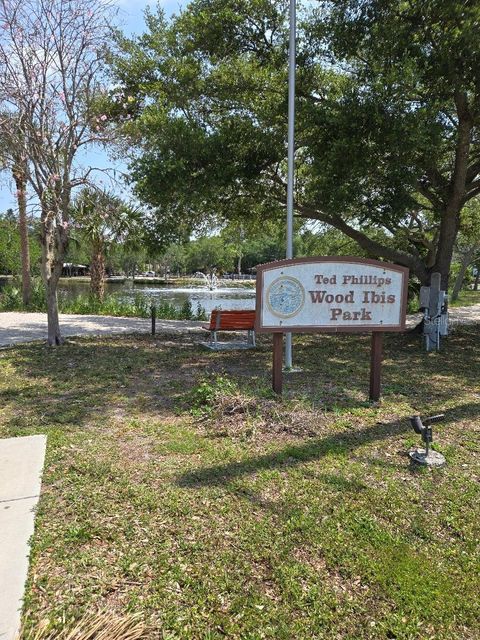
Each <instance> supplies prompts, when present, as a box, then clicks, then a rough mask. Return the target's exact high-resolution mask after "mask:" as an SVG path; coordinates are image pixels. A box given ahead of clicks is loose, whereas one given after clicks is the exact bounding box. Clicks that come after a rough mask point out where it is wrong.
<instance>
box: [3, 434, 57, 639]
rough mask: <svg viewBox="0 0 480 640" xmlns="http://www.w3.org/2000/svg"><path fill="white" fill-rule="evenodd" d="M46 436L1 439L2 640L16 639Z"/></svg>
mask: <svg viewBox="0 0 480 640" xmlns="http://www.w3.org/2000/svg"><path fill="white" fill-rule="evenodd" d="M45 446H46V437H45V436H42V435H40V436H26V437H24V438H6V439H4V440H0V640H14V638H16V636H17V633H18V631H19V627H20V612H21V607H22V598H23V593H24V589H25V581H26V579H27V572H28V556H29V553H30V546H29V541H30V537H31V536H32V534H33V529H34V518H35V511H34V509H35V507H36V504H37V502H38V497H39V494H40V483H41V474H42V469H43V463H44V459H45Z"/></svg>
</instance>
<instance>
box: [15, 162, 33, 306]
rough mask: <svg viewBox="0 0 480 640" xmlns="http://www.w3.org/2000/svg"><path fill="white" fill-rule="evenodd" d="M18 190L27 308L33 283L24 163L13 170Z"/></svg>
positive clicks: (24, 302)
mask: <svg viewBox="0 0 480 640" xmlns="http://www.w3.org/2000/svg"><path fill="white" fill-rule="evenodd" d="M13 178H14V180H15V186H16V188H17V202H18V227H19V232H20V253H21V259H22V298H23V304H24V306H25V307H28V305H29V304H30V298H31V292H32V281H31V277H30V247H29V244H28V224H27V176H26V170H25V166H24V163H23V162H22V160H20V161H18V162H17V163H16V165H15V167H14V169H13Z"/></svg>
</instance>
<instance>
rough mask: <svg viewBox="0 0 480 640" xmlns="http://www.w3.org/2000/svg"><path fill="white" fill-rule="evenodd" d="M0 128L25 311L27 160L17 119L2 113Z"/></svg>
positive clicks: (0, 151)
mask: <svg viewBox="0 0 480 640" xmlns="http://www.w3.org/2000/svg"><path fill="white" fill-rule="evenodd" d="M0 125H1V131H2V142H3V144H2V147H1V149H0V163H1V165H2V168H3V169H8V170H9V171H11V172H12V175H13V179H14V181H15V187H16V198H17V204H18V227H19V231H20V253H21V262H22V298H23V304H24V306H25V307H27V306H28V305H29V304H30V297H31V291H32V280H31V275H30V247H29V243H28V220H27V180H28V157H27V153H26V147H25V139H24V136H23V133H22V123H21V118H15V117H14V116H12V115H11V114H8V113H3V114H1V116H0Z"/></svg>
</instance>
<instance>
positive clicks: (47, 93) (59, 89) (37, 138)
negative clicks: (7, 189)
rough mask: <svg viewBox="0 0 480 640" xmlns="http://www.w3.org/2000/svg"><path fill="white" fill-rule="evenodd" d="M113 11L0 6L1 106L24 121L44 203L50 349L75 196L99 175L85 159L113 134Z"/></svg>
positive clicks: (57, 337) (62, 2)
mask: <svg viewBox="0 0 480 640" xmlns="http://www.w3.org/2000/svg"><path fill="white" fill-rule="evenodd" d="M113 12H114V9H113V5H112V4H111V3H110V1H109V0H0V106H1V108H2V110H3V111H6V112H9V113H11V114H12V115H13V116H16V117H17V118H18V120H19V122H21V131H20V133H21V135H22V136H23V138H24V140H25V149H26V153H27V157H28V163H27V166H26V169H27V179H28V181H29V183H30V184H31V186H32V187H33V190H34V192H35V194H36V196H37V198H38V201H39V205H40V220H41V242H42V277H43V280H44V283H45V288H46V298H47V311H48V343H49V344H50V345H58V344H61V343H62V336H61V332H60V325H59V320H58V304H57V288H58V281H59V278H60V276H61V273H62V267H63V259H64V255H65V251H66V249H67V246H68V238H69V223H70V219H69V211H70V202H71V197H72V191H73V190H74V189H75V188H76V187H78V186H80V185H85V184H87V183H88V182H89V180H90V178H91V176H92V173H93V172H94V171H95V169H94V168H92V167H88V168H83V167H81V166H80V163H79V160H78V157H79V155H80V154H81V152H82V151H83V150H84V148H85V147H87V146H88V145H92V144H96V143H97V144H98V143H106V142H107V141H108V140H109V138H110V135H111V132H110V128H109V123H108V119H107V117H106V116H105V115H101V114H100V113H99V111H98V104H99V100H100V99H101V96H102V95H103V94H104V93H105V86H104V85H103V81H104V80H103V79H104V75H103V70H104V60H105V45H106V42H107V41H108V38H109V36H110V30H111V24H112V18H113Z"/></svg>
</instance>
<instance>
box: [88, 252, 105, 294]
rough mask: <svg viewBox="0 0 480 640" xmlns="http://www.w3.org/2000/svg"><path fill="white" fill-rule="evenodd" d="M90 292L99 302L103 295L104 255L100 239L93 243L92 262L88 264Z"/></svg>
mask: <svg viewBox="0 0 480 640" xmlns="http://www.w3.org/2000/svg"><path fill="white" fill-rule="evenodd" d="M90 293H91V294H92V296H94V297H95V298H96V299H97V300H98V301H99V302H103V299H104V297H105V256H104V254H103V243H102V241H101V240H100V241H95V242H94V243H93V251H92V263H91V265H90Z"/></svg>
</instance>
